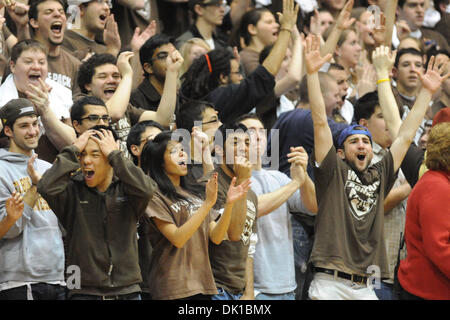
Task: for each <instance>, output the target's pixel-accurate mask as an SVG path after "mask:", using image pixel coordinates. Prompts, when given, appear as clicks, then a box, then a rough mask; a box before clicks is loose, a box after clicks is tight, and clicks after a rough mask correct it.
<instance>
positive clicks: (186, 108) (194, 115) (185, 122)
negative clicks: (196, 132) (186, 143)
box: [175, 100, 215, 132]
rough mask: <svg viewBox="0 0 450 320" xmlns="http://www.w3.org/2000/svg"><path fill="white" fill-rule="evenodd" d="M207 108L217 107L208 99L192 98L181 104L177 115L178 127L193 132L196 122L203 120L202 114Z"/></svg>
mask: <svg viewBox="0 0 450 320" xmlns="http://www.w3.org/2000/svg"><path fill="white" fill-rule="evenodd" d="M206 108H213V109H215V108H214V105H213V104H212V103H210V102H207V101H200V100H191V101H187V102H185V103H183V104H181V105H180V107H179V109H178V110H177V112H176V117H175V118H176V124H177V129H186V130H188V131H189V132H191V131H192V128H193V127H194V122H196V121H202V119H203V115H202V114H203V112H204V111H205V110H206Z"/></svg>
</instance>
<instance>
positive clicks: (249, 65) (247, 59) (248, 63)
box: [239, 48, 260, 75]
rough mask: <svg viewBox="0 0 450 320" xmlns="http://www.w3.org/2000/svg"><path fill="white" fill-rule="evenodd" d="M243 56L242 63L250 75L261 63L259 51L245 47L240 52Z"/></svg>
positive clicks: (246, 72) (245, 71)
mask: <svg viewBox="0 0 450 320" xmlns="http://www.w3.org/2000/svg"><path fill="white" fill-rule="evenodd" d="M239 56H240V57H241V65H242V67H243V68H244V73H245V74H246V75H249V74H250V73H252V72H253V71H255V69H256V68H257V67H258V66H259V65H260V63H259V52H256V51H254V50H251V49H247V48H244V49H243V50H242V51H241V52H239Z"/></svg>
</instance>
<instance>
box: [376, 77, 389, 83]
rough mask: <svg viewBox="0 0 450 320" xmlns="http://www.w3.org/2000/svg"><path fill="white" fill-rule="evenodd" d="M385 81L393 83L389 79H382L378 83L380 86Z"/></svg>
mask: <svg viewBox="0 0 450 320" xmlns="http://www.w3.org/2000/svg"><path fill="white" fill-rule="evenodd" d="M385 81H391V79H389V78H386V79H380V80H378V81H377V84H380V83H382V82H385Z"/></svg>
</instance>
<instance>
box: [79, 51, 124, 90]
mask: <svg viewBox="0 0 450 320" xmlns="http://www.w3.org/2000/svg"><path fill="white" fill-rule="evenodd" d="M105 64H113V65H116V64H117V59H116V57H114V56H113V55H112V54H109V53H101V54H94V55H93V56H92V57H90V58H89V59H88V60H87V61H85V62H84V63H82V64H81V66H80V68H79V70H78V78H77V80H78V86H79V87H80V89H81V92H82V93H88V91H87V90H86V85H87V84H90V83H91V82H92V78H93V77H94V74H95V68H97V67H99V66H103V65H105Z"/></svg>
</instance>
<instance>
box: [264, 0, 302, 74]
mask: <svg viewBox="0 0 450 320" xmlns="http://www.w3.org/2000/svg"><path fill="white" fill-rule="evenodd" d="M298 10H299V6H298V5H295V7H294V0H283V13H282V14H281V13H278V16H279V21H280V31H279V33H278V39H277V41H276V42H275V44H274V46H273V48H272V50H271V51H270V53H269V55H268V56H267V58H266V59H265V60H264V61H263V63H262V65H263V66H264V68H266V69H267V71H269V73H271V74H272V75H273V76H276V74H277V73H278V70H280V67H281V63H282V62H283V59H284V56H285V55H286V49H287V47H288V45H289V41H290V38H291V33H292V30H293V28H294V26H295V25H296V23H297V15H298Z"/></svg>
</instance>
